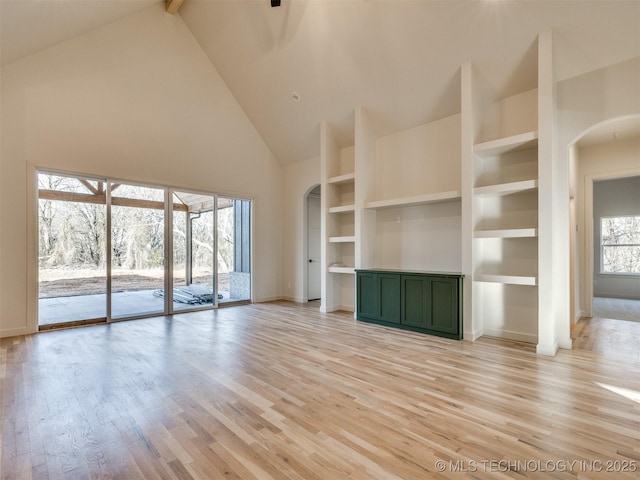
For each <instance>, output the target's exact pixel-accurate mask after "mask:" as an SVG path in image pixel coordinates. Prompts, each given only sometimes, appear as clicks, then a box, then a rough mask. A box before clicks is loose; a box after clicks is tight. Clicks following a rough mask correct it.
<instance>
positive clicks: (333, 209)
mask: <svg viewBox="0 0 640 480" xmlns="http://www.w3.org/2000/svg"><path fill="white" fill-rule="evenodd" d="M355 211H356V206H355V205H340V206H339V207H329V213H349V212H355Z"/></svg>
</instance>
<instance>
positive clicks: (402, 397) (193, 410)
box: [0, 302, 640, 480]
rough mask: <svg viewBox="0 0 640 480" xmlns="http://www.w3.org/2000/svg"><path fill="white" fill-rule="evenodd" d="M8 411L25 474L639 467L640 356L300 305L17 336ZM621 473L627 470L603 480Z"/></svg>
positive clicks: (383, 475) (7, 428) (4, 424)
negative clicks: (460, 337)
mask: <svg viewBox="0 0 640 480" xmlns="http://www.w3.org/2000/svg"><path fill="white" fill-rule="evenodd" d="M0 408H1V410H0V413H1V417H0V427H1V428H2V430H1V437H2V438H1V440H2V442H1V443H0V448H1V452H0V457H1V459H2V460H1V464H0V468H1V472H2V474H1V477H2V478H3V479H11V480H21V479H29V478H35V479H89V478H100V479H106V478H117V479H127V480H128V479H190V478H194V479H218V478H229V479H243V480H250V479H309V480H320V479H322V480H333V479H363V480H365V479H366V480H371V479H384V480H392V479H411V480H415V479H429V478H520V479H521V478H616V479H618V478H638V475H639V474H638V472H637V470H640V363H639V362H630V361H628V360H624V361H623V360H619V359H614V358H606V357H603V356H599V355H596V354H594V353H593V352H589V351H584V350H572V351H560V353H559V354H558V355H557V356H556V357H553V358H549V357H542V356H537V355H536V354H535V352H534V351H533V349H531V348H530V347H522V346H520V345H518V344H515V343H506V342H499V341H495V340H482V339H481V340H479V341H477V342H474V343H470V342H464V341H455V340H446V339H440V338H437V337H431V336H426V335H421V334H417V333H412V332H403V331H397V330H393V329H388V328H384V327H380V326H375V325H369V324H364V323H358V322H356V321H354V320H353V318H352V315H351V314H346V313H344V314H343V313H337V314H326V315H325V314H320V313H318V311H317V308H316V306H315V305H314V306H313V307H309V308H305V307H301V306H299V305H295V304H291V303H285V302H278V303H273V304H257V305H249V306H243V307H237V308H231V309H222V310H218V311H215V312H199V313H193V314H183V315H176V316H175V317H173V319H171V318H155V319H144V320H137V321H130V322H122V323H117V324H111V325H98V326H91V327H84V328H78V329H73V330H61V331H53V332H46V333H41V334H38V335H33V336H29V337H16V338H13V339H4V340H0ZM438 461H444V462H445V463H444V464H440V463H438ZM499 461H501V462H499ZM573 461H575V462H578V463H574V464H572V465H573V466H571V464H567V463H558V462H573ZM616 461H617V462H619V463H615V462H616ZM450 462H451V463H450ZM456 462H458V463H456ZM472 462H479V463H475V464H474V463H472ZM482 462H484V463H482ZM490 462H493V463H490ZM507 462H508V463H507ZM517 462H520V463H519V464H518V463H517ZM554 462H556V463H554ZM598 462H602V463H598ZM608 462H611V463H608ZM452 465H453V466H456V465H457V467H458V468H459V469H465V468H466V469H471V470H473V469H475V470H476V472H475V473H474V474H473V475H471V474H464V473H460V472H452V471H451V468H452ZM510 465H511V467H512V469H511V470H509V469H508V467H509V466H510ZM562 465H564V468H563V469H562ZM607 467H609V468H611V469H614V471H618V470H622V469H624V468H626V470H627V471H626V472H617V473H608V474H602V473H600V474H598V473H593V472H590V471H589V470H596V471H597V470H599V469H600V470H602V469H606V468H607ZM443 468H444V471H443V472H439V470H442V469H443ZM518 468H519V470H520V471H515V470H517V469H518ZM541 469H542V470H543V471H540V470H541ZM552 469H555V470H556V471H552ZM629 470H636V471H635V472H631V471H629Z"/></svg>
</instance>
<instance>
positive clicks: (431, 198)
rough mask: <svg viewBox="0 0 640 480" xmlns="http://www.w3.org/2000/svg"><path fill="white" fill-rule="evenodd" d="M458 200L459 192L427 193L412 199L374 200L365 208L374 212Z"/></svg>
mask: <svg viewBox="0 0 640 480" xmlns="http://www.w3.org/2000/svg"><path fill="white" fill-rule="evenodd" d="M459 199H460V191H459V190H453V191H450V192H440V193H429V194H425V195H416V196H413V197H403V198H392V199H389V200H376V201H374V202H368V203H366V204H365V206H364V207H365V208H370V209H374V210H378V209H383V208H393V207H413V206H416V205H429V204H431V203H442V202H451V201H454V200H459Z"/></svg>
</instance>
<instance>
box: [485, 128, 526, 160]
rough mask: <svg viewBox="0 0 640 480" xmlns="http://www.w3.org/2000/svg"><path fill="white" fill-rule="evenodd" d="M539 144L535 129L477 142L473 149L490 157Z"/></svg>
mask: <svg viewBox="0 0 640 480" xmlns="http://www.w3.org/2000/svg"><path fill="white" fill-rule="evenodd" d="M537 145H538V132H537V131H533V132H526V133H521V134H518V135H513V136H511V137H505V138H499V139H497V140H491V141H490V142H484V143H477V144H476V145H474V146H473V151H474V152H475V153H476V154H477V155H480V156H482V157H490V156H493V155H502V154H504V153H509V152H517V151H519V150H529V149H532V148H535V147H537Z"/></svg>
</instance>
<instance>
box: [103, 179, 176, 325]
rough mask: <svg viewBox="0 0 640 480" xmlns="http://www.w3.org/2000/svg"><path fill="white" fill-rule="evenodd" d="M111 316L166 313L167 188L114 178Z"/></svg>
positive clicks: (112, 193)
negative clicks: (138, 184)
mask: <svg viewBox="0 0 640 480" xmlns="http://www.w3.org/2000/svg"><path fill="white" fill-rule="evenodd" d="M109 187H110V188H109V190H110V194H111V197H110V198H111V202H110V203H111V205H110V207H111V209H110V213H111V215H110V220H111V222H110V224H111V229H110V230H111V238H110V240H111V277H110V278H111V281H110V285H111V315H110V318H113V319H121V318H125V317H135V316H140V315H151V314H163V313H166V308H165V301H164V289H165V268H166V262H165V258H166V255H165V221H164V217H165V198H164V197H165V189H163V188H151V187H142V186H137V185H128V184H122V183H114V182H110V183H109Z"/></svg>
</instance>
